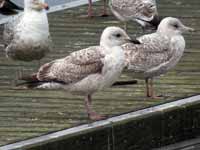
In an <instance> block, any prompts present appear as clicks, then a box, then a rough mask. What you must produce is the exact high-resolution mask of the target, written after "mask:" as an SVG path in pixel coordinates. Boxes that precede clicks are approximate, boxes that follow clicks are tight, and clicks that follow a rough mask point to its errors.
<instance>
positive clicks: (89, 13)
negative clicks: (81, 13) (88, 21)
mask: <svg viewBox="0 0 200 150" xmlns="http://www.w3.org/2000/svg"><path fill="white" fill-rule="evenodd" d="M88 2H89V6H88V17H92V16H93V11H92V0H88Z"/></svg>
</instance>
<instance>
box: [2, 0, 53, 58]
mask: <svg viewBox="0 0 200 150" xmlns="http://www.w3.org/2000/svg"><path fill="white" fill-rule="evenodd" d="M24 4H25V8H24V13H21V14H19V15H17V16H14V17H13V18H12V19H11V20H10V21H9V22H8V23H7V24H5V26H4V35H3V39H4V42H5V47H6V48H5V52H6V55H7V57H9V58H12V59H14V60H20V61H32V60H40V59H41V58H43V57H44V56H45V54H46V52H48V51H49V49H50V47H51V46H50V43H51V40H50V33H49V24H48V18H47V14H46V11H45V9H48V5H47V4H46V3H44V0H25V1H24Z"/></svg>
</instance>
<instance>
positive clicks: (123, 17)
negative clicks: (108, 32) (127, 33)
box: [109, 0, 161, 30]
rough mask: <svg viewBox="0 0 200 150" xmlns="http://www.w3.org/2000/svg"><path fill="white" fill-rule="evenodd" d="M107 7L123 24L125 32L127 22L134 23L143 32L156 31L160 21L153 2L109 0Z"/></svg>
mask: <svg viewBox="0 0 200 150" xmlns="http://www.w3.org/2000/svg"><path fill="white" fill-rule="evenodd" d="M109 6H110V9H111V11H112V13H113V14H114V15H115V16H116V17H117V18H118V19H119V20H120V21H122V22H124V23H125V26H124V28H125V30H127V22H128V21H136V22H137V23H138V24H140V25H141V27H142V29H143V30H144V29H146V28H149V27H150V28H155V29H157V27H158V25H159V23H160V21H161V19H160V18H159V17H158V11H157V6H156V1H155V0H110V2H109Z"/></svg>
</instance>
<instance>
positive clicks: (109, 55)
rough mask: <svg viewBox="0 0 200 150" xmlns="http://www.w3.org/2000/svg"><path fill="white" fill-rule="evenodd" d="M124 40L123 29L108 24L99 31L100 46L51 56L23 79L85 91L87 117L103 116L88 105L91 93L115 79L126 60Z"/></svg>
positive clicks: (32, 84)
mask: <svg viewBox="0 0 200 150" xmlns="http://www.w3.org/2000/svg"><path fill="white" fill-rule="evenodd" d="M127 42H131V41H130V38H129V36H128V35H127V34H126V33H125V31H124V30H122V29H121V28H119V27H108V28H106V29H105V30H104V31H103V33H102V36H101V40H100V46H93V47H89V48H86V49H83V50H80V51H76V52H73V53H71V54H70V55H69V56H67V57H65V58H62V59H57V60H54V61H52V62H50V63H47V64H45V65H43V66H42V67H41V68H40V69H39V71H38V73H36V74H34V75H32V76H30V77H24V78H22V79H23V80H26V81H27V82H26V83H25V85H27V87H29V88H41V89H59V88H61V89H65V90H66V91H68V92H72V93H78V94H83V95H85V106H86V109H87V113H88V116H89V118H90V119H93V120H99V119H102V116H100V115H98V114H97V113H96V112H94V111H93V110H92V108H91V103H92V97H91V96H92V94H93V93H94V92H96V91H99V90H102V89H103V88H106V87H109V86H111V85H112V84H113V83H114V82H115V81H116V80H117V79H118V77H119V76H120V74H121V72H122V70H123V68H124V61H125V56H124V52H123V50H122V48H121V45H122V44H125V43H127ZM132 42H133V41H132ZM22 85H24V84H22Z"/></svg>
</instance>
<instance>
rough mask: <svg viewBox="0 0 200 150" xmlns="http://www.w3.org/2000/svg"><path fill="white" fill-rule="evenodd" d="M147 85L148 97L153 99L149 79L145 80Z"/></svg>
mask: <svg viewBox="0 0 200 150" xmlns="http://www.w3.org/2000/svg"><path fill="white" fill-rule="evenodd" d="M145 85H146V96H147V97H151V93H150V87H149V78H146V79H145Z"/></svg>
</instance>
